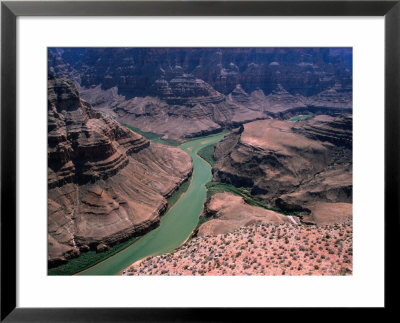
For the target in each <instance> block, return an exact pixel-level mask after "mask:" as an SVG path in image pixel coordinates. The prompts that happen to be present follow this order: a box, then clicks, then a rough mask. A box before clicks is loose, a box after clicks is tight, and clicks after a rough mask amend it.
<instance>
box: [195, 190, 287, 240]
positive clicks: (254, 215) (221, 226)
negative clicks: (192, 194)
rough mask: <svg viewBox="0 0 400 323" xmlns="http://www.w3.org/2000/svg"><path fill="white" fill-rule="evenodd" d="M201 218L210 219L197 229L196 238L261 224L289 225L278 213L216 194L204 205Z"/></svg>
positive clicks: (285, 218) (284, 217)
mask: <svg viewBox="0 0 400 323" xmlns="http://www.w3.org/2000/svg"><path fill="white" fill-rule="evenodd" d="M203 216H205V217H207V218H211V219H210V220H208V221H207V222H205V223H203V224H202V225H201V226H200V227H199V229H198V233H197V235H198V236H207V235H217V234H224V233H228V232H233V231H234V230H236V229H239V228H240V227H243V226H247V225H251V224H254V223H256V222H261V223H291V220H290V219H289V218H288V217H287V216H285V215H282V214H280V213H277V212H274V211H270V210H266V209H263V208H260V207H256V206H251V205H249V204H246V203H245V202H244V200H243V198H242V197H240V196H237V195H234V194H231V193H226V192H225V193H217V194H214V195H213V196H211V198H210V199H209V200H208V201H207V202H206V203H205V206H204V214H203Z"/></svg>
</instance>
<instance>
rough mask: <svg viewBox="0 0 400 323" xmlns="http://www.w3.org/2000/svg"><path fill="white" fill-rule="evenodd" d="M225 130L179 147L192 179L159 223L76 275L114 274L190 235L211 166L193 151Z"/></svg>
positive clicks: (167, 248) (217, 137) (213, 142)
mask: <svg viewBox="0 0 400 323" xmlns="http://www.w3.org/2000/svg"><path fill="white" fill-rule="evenodd" d="M225 133H226V132H224V133H219V134H215V135H210V136H207V137H201V138H197V139H194V140H191V141H188V142H185V143H183V144H181V145H180V146H179V147H180V148H181V149H182V150H184V151H186V152H187V153H189V154H190V155H191V157H192V160H193V174H192V182H191V184H190V186H189V188H188V190H187V191H186V193H185V194H183V196H182V197H181V198H180V199H179V200H178V201H177V202H176V204H175V205H174V207H172V208H171V209H170V210H169V211H168V212H167V213H166V214H165V215H164V216H163V217H162V219H161V223H160V226H159V227H158V228H156V229H154V230H152V231H151V232H149V233H147V234H146V235H144V236H143V237H141V238H140V239H139V240H138V241H136V242H135V243H134V244H132V245H131V246H129V247H127V248H125V249H124V250H122V251H120V252H119V253H118V254H116V255H114V256H112V257H110V258H108V259H106V260H104V261H102V262H101V263H99V264H97V265H95V266H93V267H91V268H89V269H88V270H85V271H83V272H81V273H79V275H116V274H118V273H120V272H121V271H122V270H124V269H125V268H126V267H128V266H130V265H131V264H132V263H134V262H136V261H138V260H140V259H142V258H145V257H148V256H152V255H157V254H162V253H165V252H171V251H173V250H174V249H175V248H177V247H178V246H179V245H181V244H182V243H183V242H184V241H186V239H187V238H188V237H189V236H190V234H191V232H192V231H193V229H194V228H195V227H196V225H197V222H198V219H199V215H200V213H201V211H202V209H203V204H204V201H205V199H206V189H205V184H206V183H207V182H209V181H210V180H211V177H212V175H211V167H210V165H209V164H208V163H207V162H205V161H204V160H203V159H202V158H200V157H199V156H198V155H197V152H198V151H199V150H200V149H201V148H203V147H205V146H208V145H211V144H215V143H216V142H218V141H220V140H222V138H223V137H224V135H225Z"/></svg>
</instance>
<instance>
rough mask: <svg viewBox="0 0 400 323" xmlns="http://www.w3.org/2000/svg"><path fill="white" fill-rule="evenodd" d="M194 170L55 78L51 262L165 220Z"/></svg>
mask: <svg viewBox="0 0 400 323" xmlns="http://www.w3.org/2000/svg"><path fill="white" fill-rule="evenodd" d="M191 171H192V163H191V158H190V156H189V155H188V154H186V153H185V152H183V151H182V150H180V149H179V148H174V147H168V146H164V145H159V144H153V143H150V142H149V141H148V140H147V139H145V138H143V137H142V136H140V135H138V134H136V133H134V132H132V131H131V130H129V129H127V128H124V127H121V126H120V125H119V124H118V123H117V122H116V121H114V120H112V119H110V118H107V117H105V116H104V115H103V114H101V113H99V112H96V111H95V110H93V109H92V107H91V106H90V104H88V103H86V102H85V101H83V100H81V99H80V97H79V94H78V92H77V90H76V88H75V86H74V85H73V84H72V83H71V82H70V81H68V80H66V79H55V78H51V77H50V79H49V81H48V187H49V190H48V260H49V266H54V265H57V264H60V263H63V262H65V261H66V260H67V259H69V258H71V257H75V256H78V255H79V254H80V252H81V251H85V250H88V249H97V250H98V251H104V250H107V248H108V247H109V246H110V245H112V244H115V243H116V242H118V241H121V240H124V239H127V238H129V237H131V236H134V235H139V234H142V233H144V232H147V231H148V230H150V229H151V228H153V227H155V226H157V225H158V224H159V221H160V218H159V215H160V213H161V212H162V211H163V210H165V209H166V207H167V201H166V197H168V196H170V195H171V194H172V193H173V192H174V191H175V190H176V189H177V188H178V187H179V186H180V184H181V183H182V182H183V181H184V180H186V179H187V178H188V177H189V176H190V174H191Z"/></svg>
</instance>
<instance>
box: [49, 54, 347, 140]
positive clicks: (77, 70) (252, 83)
mask: <svg viewBox="0 0 400 323" xmlns="http://www.w3.org/2000/svg"><path fill="white" fill-rule="evenodd" d="M349 57H350V58H351V49H346V48H342V49H340V48H336V49H329V48H314V49H311V48H53V49H49V72H51V73H55V74H57V75H58V74H59V75H61V76H63V77H65V76H66V75H68V73H69V74H71V77H74V79H76V80H79V92H80V93H81V95H82V98H84V99H85V100H86V101H88V102H90V103H91V104H92V105H93V107H95V108H96V109H99V110H100V111H103V112H105V113H107V114H109V115H112V116H113V117H115V118H116V119H117V120H118V121H120V122H121V123H125V124H128V125H131V126H133V127H136V128H139V129H140V130H142V131H146V132H154V133H157V134H161V135H164V138H171V139H175V140H180V139H183V138H185V137H194V136H199V135H204V134H209V133H214V132H218V131H220V130H221V129H224V128H232V127H236V126H238V125H240V124H243V123H245V122H249V121H253V120H259V119H267V118H275V119H287V118H290V117H292V116H295V115H299V114H308V113H310V112H311V113H314V114H329V115H341V114H343V113H351V109H352V72H351V60H350V61H349ZM77 74H78V75H79V78H78V77H77V76H76V75H77ZM77 82H78V81H77Z"/></svg>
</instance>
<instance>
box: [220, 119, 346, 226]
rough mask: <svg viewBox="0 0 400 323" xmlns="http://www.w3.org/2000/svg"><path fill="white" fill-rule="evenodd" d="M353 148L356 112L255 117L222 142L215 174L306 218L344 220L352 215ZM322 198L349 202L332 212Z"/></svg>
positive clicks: (321, 220) (320, 220)
mask: <svg viewBox="0 0 400 323" xmlns="http://www.w3.org/2000/svg"><path fill="white" fill-rule="evenodd" d="M351 148H352V118H351V116H347V117H341V118H334V117H330V116H317V117H315V118H312V119H308V120H303V121H298V122H295V123H292V122H285V121H279V120H262V121H254V122H251V123H247V124H245V125H244V127H242V128H241V129H239V130H238V131H236V132H233V133H232V134H230V135H229V136H227V137H226V138H225V139H224V140H223V141H222V142H221V143H219V144H217V146H216V150H215V153H214V157H215V158H216V159H217V161H216V163H215V165H214V167H213V174H214V180H216V181H220V182H223V183H228V184H232V185H235V186H237V187H241V186H245V187H250V188H251V189H252V194H254V195H255V196H257V197H258V198H260V199H263V200H264V201H266V202H268V203H270V204H272V205H275V206H276V207H278V208H280V209H282V210H284V211H299V212H302V213H303V216H304V218H303V220H304V221H306V222H313V223H314V222H318V223H322V222H324V221H326V222H335V221H342V220H343V219H347V218H348V217H351V201H352V152H351ZM322 203H344V204H343V205H339V204H337V205H333V204H332V205H331V209H333V210H335V208H336V210H337V212H335V211H331V212H326V209H327V208H328V206H327V205H325V204H322ZM319 207H321V209H322V208H323V209H324V210H325V211H324V212H320V211H318V210H319ZM328 213H329V214H328ZM335 213H336V216H335Z"/></svg>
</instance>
